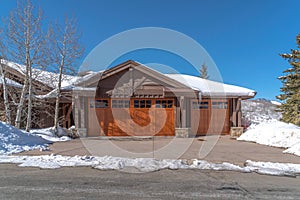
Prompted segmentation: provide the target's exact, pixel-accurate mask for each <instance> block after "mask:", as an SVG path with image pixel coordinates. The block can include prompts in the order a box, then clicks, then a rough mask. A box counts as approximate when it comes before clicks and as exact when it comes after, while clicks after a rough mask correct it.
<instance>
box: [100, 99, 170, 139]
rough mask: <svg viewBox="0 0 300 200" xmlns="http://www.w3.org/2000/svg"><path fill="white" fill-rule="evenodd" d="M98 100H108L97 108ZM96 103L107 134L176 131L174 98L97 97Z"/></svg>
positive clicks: (154, 133)
mask: <svg viewBox="0 0 300 200" xmlns="http://www.w3.org/2000/svg"><path fill="white" fill-rule="evenodd" d="M97 101H99V102H101V101H102V102H103V101H104V103H102V106H100V105H99V106H98V107H97V106H96V104H97ZM95 102H96V103H95V106H96V114H97V118H98V121H99V124H100V126H101V128H102V130H103V132H104V134H105V135H107V136H152V135H156V136H158V135H159V136H162V135H164V136H167V135H174V134H175V124H174V121H175V120H174V100H173V99H161V100H157V99H96V100H95ZM103 105H105V106H103ZM164 116H165V118H164ZM163 118H164V119H165V120H163Z"/></svg>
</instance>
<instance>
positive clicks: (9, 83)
mask: <svg viewBox="0 0 300 200" xmlns="http://www.w3.org/2000/svg"><path fill="white" fill-rule="evenodd" d="M5 80H6V85H9V86H13V87H18V88H22V87H23V86H22V85H21V84H20V83H17V82H16V81H13V80H11V79H9V78H5ZM2 83H3V82H2V78H0V85H1V84H2Z"/></svg>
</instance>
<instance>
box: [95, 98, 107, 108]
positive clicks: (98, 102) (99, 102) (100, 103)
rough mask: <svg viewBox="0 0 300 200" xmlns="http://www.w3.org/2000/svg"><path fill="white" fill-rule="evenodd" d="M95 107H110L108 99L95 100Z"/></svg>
mask: <svg viewBox="0 0 300 200" xmlns="http://www.w3.org/2000/svg"><path fill="white" fill-rule="evenodd" d="M95 108H108V100H103V99H101V100H95Z"/></svg>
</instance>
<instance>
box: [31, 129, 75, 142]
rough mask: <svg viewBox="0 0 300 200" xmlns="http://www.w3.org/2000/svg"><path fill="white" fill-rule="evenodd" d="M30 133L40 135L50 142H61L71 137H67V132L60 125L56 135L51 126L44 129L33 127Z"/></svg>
mask: <svg viewBox="0 0 300 200" xmlns="http://www.w3.org/2000/svg"><path fill="white" fill-rule="evenodd" d="M30 133H31V134H34V135H37V136H40V137H42V138H44V139H45V140H49V141H51V142H62V141H68V140H71V138H70V137H68V134H67V133H66V132H65V131H64V130H63V129H62V128H61V127H58V134H57V135H56V134H55V132H54V129H53V127H50V128H44V129H33V130H31V131H30Z"/></svg>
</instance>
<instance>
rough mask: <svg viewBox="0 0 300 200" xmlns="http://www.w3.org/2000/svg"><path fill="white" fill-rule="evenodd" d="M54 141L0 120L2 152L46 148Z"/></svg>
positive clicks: (11, 152) (10, 152) (0, 148)
mask: <svg viewBox="0 0 300 200" xmlns="http://www.w3.org/2000/svg"><path fill="white" fill-rule="evenodd" d="M50 143H52V142H50V141H48V140H45V139H43V138H41V137H38V136H35V135H32V134H30V133H27V132H25V131H21V130H19V129H17V128H15V127H13V126H10V125H7V124H5V123H3V122H1V121H0V154H13V153H19V152H22V151H29V150H33V149H45V148H47V146H48V144H50Z"/></svg>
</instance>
